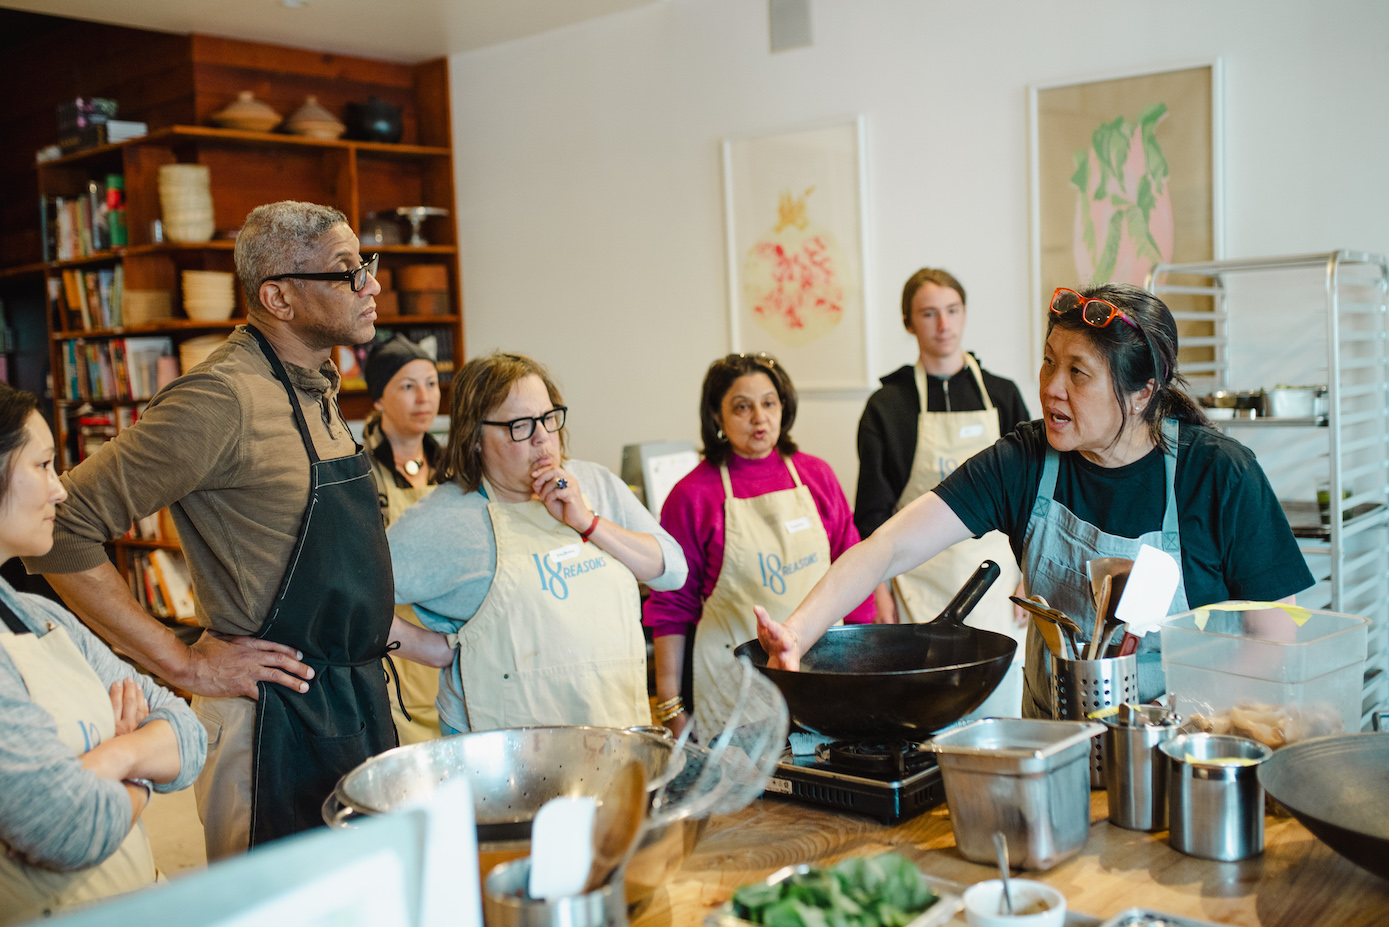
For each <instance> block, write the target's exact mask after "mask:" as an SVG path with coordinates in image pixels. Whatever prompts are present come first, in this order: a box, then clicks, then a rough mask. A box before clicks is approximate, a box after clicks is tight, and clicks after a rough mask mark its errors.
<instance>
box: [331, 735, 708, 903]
mask: <svg viewBox="0 0 1389 927" xmlns="http://www.w3.org/2000/svg"><path fill="white" fill-rule="evenodd" d="M672 749H673V744H672V743H671V741H670V740H669V739H667V738H665V737H661V736H659V735H656V734H654V733H650V732H649V731H646V730H641V729H634V730H618V729H615V728H599V727H529V728H510V729H503V730H496V731H481V732H478V733H469V734H458V735H455V736H453V737H444V738H441V739H439V740H431V741H427V742H425V743H420V744H412V745H410V746H408V747H397V748H396V749H394V750H388V751H387V752H385V753H382V754H380V755H379V756H375V757H372V758H371V759H369V760H367V761H366V762H365V763H363V764H361V765H360V766H358V767H357V768H356V769H354V770H352V771H351V772H350V773H348V774H347V775H345V776H343V777H342V779H340V780H339V781H338V785H337V788H336V789H335V790H334V791H333V794H331V795H330V796H329V797H328V799H327V801H325V802H324V804H323V820H324V821H325V822H327V823H328V824H330V825H332V826H335V827H342V826H348V824H349V823H350V821H351V819H352V818H354V817H357V816H360V815H373V814H385V813H388V812H390V811H392V810H396V809H399V808H401V807H405V806H408V805H411V804H415V803H417V802H421V801H424V800H426V799H428V798H429V796H430V795H432V794H433V792H434V790H435V789H436V788H438V787H439V785H440V783H442V782H444V781H445V780H446V779H450V778H452V777H454V776H465V777H467V779H468V784H469V786H471V788H472V794H473V811H474V815H475V817H476V819H477V829H478V850H479V855H480V856H481V857H483V860H484V864H485V865H488V866H489V867H490V865H492V864H495V863H497V862H500V861H503V860H504V859H506V858H509V857H514V856H524V855H526V854H527V853H529V852H530V851H529V840H530V829H531V822H532V820H534V818H535V815H536V812H538V811H539V810H540V806H541V805H543V804H545V803H546V802H547V801H549V800H550V799H552V798H557V797H559V796H562V795H563V796H578V795H593V796H597V795H599V794H600V793H601V792H602V791H603V788H604V786H605V785H607V783H608V782H609V781H610V780H611V779H612V777H613V776H614V775H616V773H617V771H618V770H619V769H621V768H622V766H623V765H625V764H626V763H627V762H628V761H629V760H636V761H638V762H639V763H641V765H642V769H643V770H644V771H645V773H646V780H647V783H648V785H647V788H648V790H649V791H650V790H654V789H655V787H656V786H657V785H659V784H660V783H661V782H662V781H664V780H665V779H666V778H669V776H670V775H673V774H674V773H675V772H676V771H677V770H671V769H667V767H668V766H669V765H670V759H671V753H672ZM703 831H704V820H703V819H702V818H700V817H698V814H697V812H695V813H689V814H683V815H674V816H672V815H669V814H661V815H657V816H656V817H655V818H654V819H653V820H651V821H649V822H648V826H647V828H646V830H645V832H644V833H643V835H642V837H641V841H640V843H639V845H638V849H637V852H636V854H635V856H634V857H633V858H632V860H631V862H630V863H629V864H628V867H627V880H626V891H627V901H628V904H630V905H637V904H640V903H642V902H645V901H647V900H648V899H649V898H650V897H651V895H652V894H654V893H655V891H656V889H657V887H659V886H660V884H661V883H662V882H663V881H665V879H666V877H667V876H669V875H670V873H671V872H673V871H674V870H676V869H678V868H679V867H680V864H681V863H682V862H684V860H685V857H687V856H688V855H689V854H690V852H692V851H693V850H694V847H695V843H696V842H697V841H698V839H699V837H700V835H701V834H702V833H703Z"/></svg>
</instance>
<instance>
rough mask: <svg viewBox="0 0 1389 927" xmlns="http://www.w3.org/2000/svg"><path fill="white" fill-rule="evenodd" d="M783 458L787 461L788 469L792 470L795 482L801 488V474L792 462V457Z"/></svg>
mask: <svg viewBox="0 0 1389 927" xmlns="http://www.w3.org/2000/svg"><path fill="white" fill-rule="evenodd" d="M781 459H782V460H784V461H786V469H788V470H790V471H791V479H792V480H793V481H794V482H795V484H796V488H797V489H800V488H801V486H802V485H803V484H802V483H801V475H800V474H799V473H797V472H796V465H795V464H793V463H792V462H791V458H790V457H783V458H781Z"/></svg>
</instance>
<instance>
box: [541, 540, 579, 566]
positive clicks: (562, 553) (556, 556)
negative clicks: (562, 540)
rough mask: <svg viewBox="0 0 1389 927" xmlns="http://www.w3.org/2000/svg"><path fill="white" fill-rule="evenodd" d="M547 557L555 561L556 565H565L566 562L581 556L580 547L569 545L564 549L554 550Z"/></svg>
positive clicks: (557, 548)
mask: <svg viewBox="0 0 1389 927" xmlns="http://www.w3.org/2000/svg"><path fill="white" fill-rule="evenodd" d="M545 556H546V557H548V558H549V559H550V560H552V561H554V562H555V563H563V562H564V561H566V560H573V559H574V558H575V557H577V556H579V545H578V544H568V545H566V546H564V547H556V548H555V549H554V550H552V551H550V552H549V553H548V554H546V555H545Z"/></svg>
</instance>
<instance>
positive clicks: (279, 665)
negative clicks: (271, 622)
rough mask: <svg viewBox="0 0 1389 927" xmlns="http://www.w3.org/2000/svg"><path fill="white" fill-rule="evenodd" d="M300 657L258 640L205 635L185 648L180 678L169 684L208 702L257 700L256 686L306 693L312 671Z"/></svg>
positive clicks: (300, 654) (278, 645)
mask: <svg viewBox="0 0 1389 927" xmlns="http://www.w3.org/2000/svg"><path fill="white" fill-rule="evenodd" d="M303 656H304V655H303V654H302V653H300V652H299V651H298V650H295V649H294V648H293V647H288V646H286V645H284V644H276V643H274V642H272V641H267V640H261V639H260V638H258V637H249V636H233V635H230V634H221V633H218V632H217V631H204V632H203V636H202V637H200V638H198V640H197V642H196V643H194V644H193V646H191V647H189V648H188V662H187V663H186V665H185V667H184V670H183V673H182V674H181V675H182V677H183V678H182V679H175V680H171V681H172V682H174V683H175V684H177V685H179V686H181V687H182V688H185V689H187V690H188V691H190V692H196V693H198V694H199V695H205V696H208V697H209V698H232V697H235V696H238V695H243V696H246V697H247V698H256V696H257V687H256V684H257V683H259V682H273V683H275V684H276V685H281V686H284V687H285V688H287V689H293V690H294V691H296V692H307V691H309V683H308V680H310V679H312V678H313V675H314V673H313V667H311V666H308V665H306V664H304V663H300V662H299V661H300V660H301V659H302V658H303Z"/></svg>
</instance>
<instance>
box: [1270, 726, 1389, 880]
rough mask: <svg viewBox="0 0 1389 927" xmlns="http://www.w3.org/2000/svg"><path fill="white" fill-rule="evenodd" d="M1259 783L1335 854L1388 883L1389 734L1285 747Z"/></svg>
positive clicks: (1344, 736)
mask: <svg viewBox="0 0 1389 927" xmlns="http://www.w3.org/2000/svg"><path fill="white" fill-rule="evenodd" d="M1259 782H1260V783H1261V784H1262V785H1263V787H1264V791H1266V792H1268V794H1269V795H1271V796H1273V797H1274V798H1275V799H1276V800H1277V801H1279V802H1280V803H1281V804H1282V805H1283V806H1284V807H1285V808H1287V809H1288V810H1289V811H1291V812H1292V813H1293V816H1294V817H1296V818H1297V819H1298V820H1299V821H1301V822H1302V825H1303V826H1304V827H1306V828H1307V829H1308V830H1310V831H1311V832H1312V833H1313V834H1315V835H1316V836H1317V837H1318V838H1320V840H1321V841H1322V842H1323V843H1325V844H1326V845H1327V846H1329V847H1331V849H1333V850H1335V851H1336V852H1337V853H1340V854H1341V855H1342V856H1344V857H1345V858H1346V859H1348V860H1350V861H1351V862H1352V863H1355V864H1356V865H1357V866H1359V867H1361V868H1362V869H1368V870H1369V871H1370V872H1373V873H1374V874H1375V875H1377V876H1379V877H1380V878H1384V879H1389V804H1386V801H1385V800H1386V798H1389V733H1382V734H1381V733H1375V734H1342V735H1338V736H1335V737H1317V738H1314V739H1312V740H1304V741H1302V742H1301V743H1296V744H1291V745H1289V746H1286V747H1283V748H1281V749H1280V750H1277V751H1276V752H1275V753H1274V754H1273V756H1271V757H1269V758H1268V759H1267V760H1264V762H1263V763H1261V764H1259Z"/></svg>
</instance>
